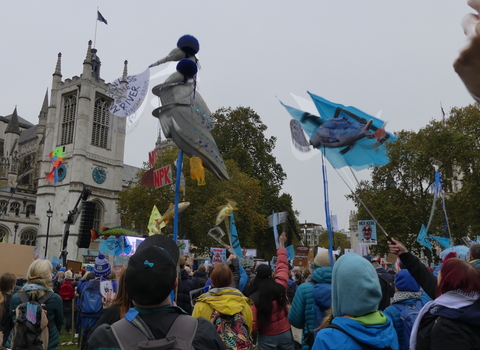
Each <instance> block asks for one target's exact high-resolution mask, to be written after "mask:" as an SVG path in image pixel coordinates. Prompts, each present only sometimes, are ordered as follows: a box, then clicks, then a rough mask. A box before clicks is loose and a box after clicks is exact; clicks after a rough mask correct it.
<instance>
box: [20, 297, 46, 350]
mask: <svg viewBox="0 0 480 350" xmlns="http://www.w3.org/2000/svg"><path fill="white" fill-rule="evenodd" d="M52 295H53V292H52V291H48V292H46V293H45V295H44V296H43V297H41V298H40V299H38V301H34V300H30V296H29V295H28V294H27V293H26V292H19V293H18V296H19V297H20V301H21V304H20V305H18V306H17V308H16V309H15V322H14V326H13V336H12V350H47V349H48V319H47V311H46V310H45V309H44V307H45V302H46V301H47V300H48V299H49V298H50V297H51V296H52Z"/></svg>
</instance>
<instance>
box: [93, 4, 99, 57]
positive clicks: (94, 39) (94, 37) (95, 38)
mask: <svg viewBox="0 0 480 350" xmlns="http://www.w3.org/2000/svg"><path fill="white" fill-rule="evenodd" d="M97 25H98V6H97V18H95V35H94V36H93V48H95V47H96V46H95V44H96V42H97Z"/></svg>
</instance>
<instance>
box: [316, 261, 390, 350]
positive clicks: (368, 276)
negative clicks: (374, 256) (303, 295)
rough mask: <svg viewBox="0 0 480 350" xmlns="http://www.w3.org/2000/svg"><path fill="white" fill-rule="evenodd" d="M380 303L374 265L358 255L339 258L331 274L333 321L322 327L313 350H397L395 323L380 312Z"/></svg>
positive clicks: (380, 296)
mask: <svg viewBox="0 0 480 350" xmlns="http://www.w3.org/2000/svg"><path fill="white" fill-rule="evenodd" d="M381 299H382V291H381V288H380V282H379V280H378V276H377V273H376V272H375V268H374V267H373V266H372V264H371V263H369V262H368V261H367V260H366V259H364V258H362V257H361V256H360V255H357V254H355V253H349V254H345V255H343V256H342V257H340V258H339V259H338V260H337V262H336V263H335V266H334V267H333V274H332V314H333V319H332V320H331V323H330V324H328V322H324V324H322V327H323V328H322V329H321V330H320V332H318V334H317V336H316V338H315V343H314V344H313V350H327V349H328V350H344V349H349V350H362V348H363V347H362V345H361V344H360V343H363V344H365V345H367V346H370V347H373V348H379V349H383V348H388V347H391V348H392V349H393V350H398V349H399V347H398V339H397V333H396V332H395V328H394V327H393V322H392V321H391V320H390V319H388V318H387V317H386V316H385V315H384V314H383V313H382V312H381V311H378V305H379V303H380V300H381ZM327 324H328V325H327Z"/></svg>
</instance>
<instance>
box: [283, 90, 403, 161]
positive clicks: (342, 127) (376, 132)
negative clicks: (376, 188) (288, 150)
mask: <svg viewBox="0 0 480 350" xmlns="http://www.w3.org/2000/svg"><path fill="white" fill-rule="evenodd" d="M309 94H310V96H311V98H312V100H313V102H314V103H315V106H316V108H317V110H318V112H319V113H320V115H321V117H318V116H315V115H313V114H310V113H308V112H304V111H302V110H299V109H296V108H294V107H290V106H287V105H285V104H283V103H282V105H283V106H284V107H285V108H286V109H287V111H288V112H289V113H290V115H291V116H292V117H293V119H292V120H291V121H290V131H291V134H292V141H293V144H294V145H295V147H296V148H297V149H299V150H300V151H303V152H307V151H309V150H311V146H313V148H318V149H320V150H321V151H322V152H323V153H324V154H325V157H326V158H327V159H328V161H329V162H330V163H331V164H332V166H333V167H334V168H337V169H338V168H342V167H344V166H351V167H352V168H354V169H355V170H362V169H365V168H368V167H371V166H378V165H384V164H387V163H388V162H389V159H388V156H387V152H386V148H385V142H392V141H395V140H396V137H395V136H393V135H392V134H390V133H388V132H386V131H385V123H384V122H383V121H381V120H380V119H378V118H375V117H372V116H370V115H368V114H366V113H364V112H362V111H360V110H358V109H356V108H355V107H345V106H343V105H340V104H336V103H333V102H330V101H328V100H326V99H324V98H322V97H319V96H316V95H314V94H311V93H309ZM305 133H306V134H307V135H308V136H309V140H307V139H306V138H305Z"/></svg>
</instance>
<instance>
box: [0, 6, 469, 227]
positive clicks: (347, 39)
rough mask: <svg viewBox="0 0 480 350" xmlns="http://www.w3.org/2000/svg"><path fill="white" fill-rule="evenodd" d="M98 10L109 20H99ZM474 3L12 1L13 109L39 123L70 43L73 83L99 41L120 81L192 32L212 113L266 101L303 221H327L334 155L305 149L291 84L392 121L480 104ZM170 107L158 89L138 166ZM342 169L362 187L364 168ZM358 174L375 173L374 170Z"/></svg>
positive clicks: (336, 197) (4, 105)
mask: <svg viewBox="0 0 480 350" xmlns="http://www.w3.org/2000/svg"><path fill="white" fill-rule="evenodd" d="M97 6H98V7H99V10H100V12H101V13H102V14H103V16H104V17H105V18H106V19H107V21H108V25H105V24H103V23H101V22H98V23H97V21H96V11H97ZM468 12H471V9H470V8H469V7H468V6H467V5H466V1H458V0H435V1H433V0H423V1H418V0H403V1H394V0H363V1H358V0H343V1H326V0H315V1H313V0H312V1H308V0H305V1H285V0H275V1H273V0H265V1H225V0H223V1H213V0H212V1H195V2H194V1H166V0H164V1H158V0H155V1H154V0H142V1H124V0H115V1H113V0H112V1H97V2H93V1H75V2H73V1H59V0H51V1H48V2H45V1H42V2H40V1H35V2H34V1H6V0H0V30H1V33H2V34H1V37H0V38H1V39H0V43H1V48H2V55H1V56H0V63H1V65H0V66H1V67H2V84H0V96H1V98H0V115H8V114H11V113H12V112H13V110H14V108H15V106H17V108H18V109H17V110H18V114H19V115H20V116H21V117H23V118H25V119H27V120H29V121H30V122H32V123H35V124H36V123H38V119H37V117H38V113H39V111H40V108H41V106H42V102H43V97H44V95H45V91H46V89H47V88H48V89H49V90H50V88H51V81H52V73H53V72H54V69H55V64H56V60H57V54H58V53H59V52H61V53H62V75H63V79H67V78H71V77H73V76H75V75H78V76H79V75H80V74H81V73H82V62H83V60H84V59H85V54H86V49H87V43H88V40H95V44H96V48H97V49H98V56H99V57H100V58H101V61H102V67H101V77H102V78H103V79H104V80H105V81H106V82H112V81H114V80H115V79H117V78H118V77H119V76H121V74H122V71H123V61H124V60H128V62H129V64H128V69H129V74H138V73H141V72H142V71H144V70H145V69H146V68H147V66H148V65H149V64H150V63H152V62H154V61H156V60H158V59H160V58H162V57H164V56H166V55H167V54H168V52H170V50H171V49H173V48H174V47H175V45H176V42H177V40H178V38H179V37H180V36H182V35H184V34H191V35H193V36H195V37H196V38H197V39H198V40H199V42H200V52H199V58H200V64H201V68H202V69H201V70H200V72H199V79H200V82H199V92H200V93H201V94H202V96H203V98H204V100H205V101H206V103H207V105H208V106H209V108H210V110H211V111H212V112H214V111H215V110H217V109H218V108H221V107H232V108H235V107H238V106H244V107H250V108H252V109H253V110H255V111H256V112H257V113H258V114H259V115H260V117H261V119H262V121H263V123H264V124H266V125H267V127H268V130H267V131H266V135H267V136H268V137H270V136H276V137H277V146H276V149H275V152H274V155H275V156H276V158H277V161H278V162H279V163H280V164H282V166H283V168H284V170H285V172H286V173H287V176H288V178H287V180H286V182H285V184H284V188H283V190H284V191H285V192H287V193H290V194H291V195H292V196H293V203H294V209H296V210H298V211H299V212H300V216H299V219H300V222H304V221H305V220H306V221H308V222H316V223H319V224H323V225H325V212H324V199H323V188H322V175H321V157H320V156H319V152H318V151H315V153H317V155H316V156H313V157H303V158H308V159H299V158H301V157H298V156H297V155H296V154H295V153H294V152H293V151H292V147H291V138H290V129H289V120H290V116H289V114H288V113H287V112H286V110H285V109H284V108H283V107H282V106H281V105H280V103H279V101H278V99H281V100H282V101H283V102H285V103H286V104H290V105H293V106H296V103H295V100H294V98H293V97H292V95H291V94H294V95H297V96H300V97H303V98H308V95H307V91H310V92H312V93H314V94H317V95H319V96H322V97H324V98H326V99H328V100H331V101H333V102H336V103H341V104H344V105H347V106H355V107H357V108H359V109H361V110H363V111H364V112H366V113H369V114H372V115H374V116H375V115H377V114H378V113H379V112H380V111H381V116H380V117H381V119H383V120H385V121H387V122H388V124H387V130H388V131H391V132H395V131H400V130H402V129H406V130H414V131H417V130H418V129H420V128H422V127H424V126H425V125H426V124H427V123H428V122H429V121H430V120H432V119H437V120H439V119H441V110H440V103H442V105H443V108H444V109H445V111H446V112H447V114H448V112H449V110H450V108H452V107H464V106H466V105H468V104H470V103H472V99H471V98H470V96H469V95H468V93H467V92H466V90H465V88H464V86H463V85H462V83H461V81H460V79H459V78H458V77H457V75H456V74H455V72H454V71H453V68H452V63H453V61H454V59H455V57H457V55H458V52H459V50H460V49H461V48H462V47H463V46H464V45H465V42H466V41H465V37H464V34H463V31H462V28H461V26H460V21H461V19H462V17H463V16H464V15H465V14H467V13H468ZM96 24H97V32H96V37H95V25H96ZM164 68H165V67H164V66H159V67H156V68H153V69H152V70H151V74H152V76H156V77H155V78H154V79H152V81H151V86H150V87H153V86H154V85H156V84H159V83H161V82H162V81H163V80H164V79H165V76H161V75H162V73H160V72H161V71H162V70H163V69H164ZM156 106H157V101H156V99H154V96H153V95H152V94H151V93H150V95H149V96H148V97H147V104H146V105H145V107H144V109H143V111H142V113H141V116H140V119H139V122H138V124H137V126H136V127H135V128H134V129H132V130H129V132H128V136H127V141H126V151H125V163H126V164H129V165H134V166H142V162H144V161H147V160H148V152H149V151H151V150H152V149H153V148H154V146H155V141H156V139H157V130H158V123H157V120H156V119H155V118H154V117H153V116H152V115H151V112H152V110H153V109H154V107H156ZM312 154H313V153H312ZM432 171H433V170H432ZM340 174H342V176H343V177H344V178H345V179H346V180H347V182H350V181H352V182H351V183H352V185H351V186H354V183H353V177H352V175H351V174H349V173H347V175H348V178H347V177H346V175H344V173H343V172H340ZM357 176H358V177H359V179H368V178H369V171H362V172H360V173H358V174H357ZM328 179H329V195H330V209H331V211H332V212H333V214H336V215H337V216H338V223H339V227H340V228H343V229H348V226H349V225H348V214H349V211H350V210H353V209H355V208H354V205H353V203H352V202H350V201H347V200H346V199H345V195H347V194H348V193H349V189H348V187H347V186H346V185H345V184H344V183H343V181H342V180H341V179H340V177H339V175H337V173H336V172H335V171H334V170H333V169H332V168H329V170H328ZM358 219H368V218H358Z"/></svg>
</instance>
